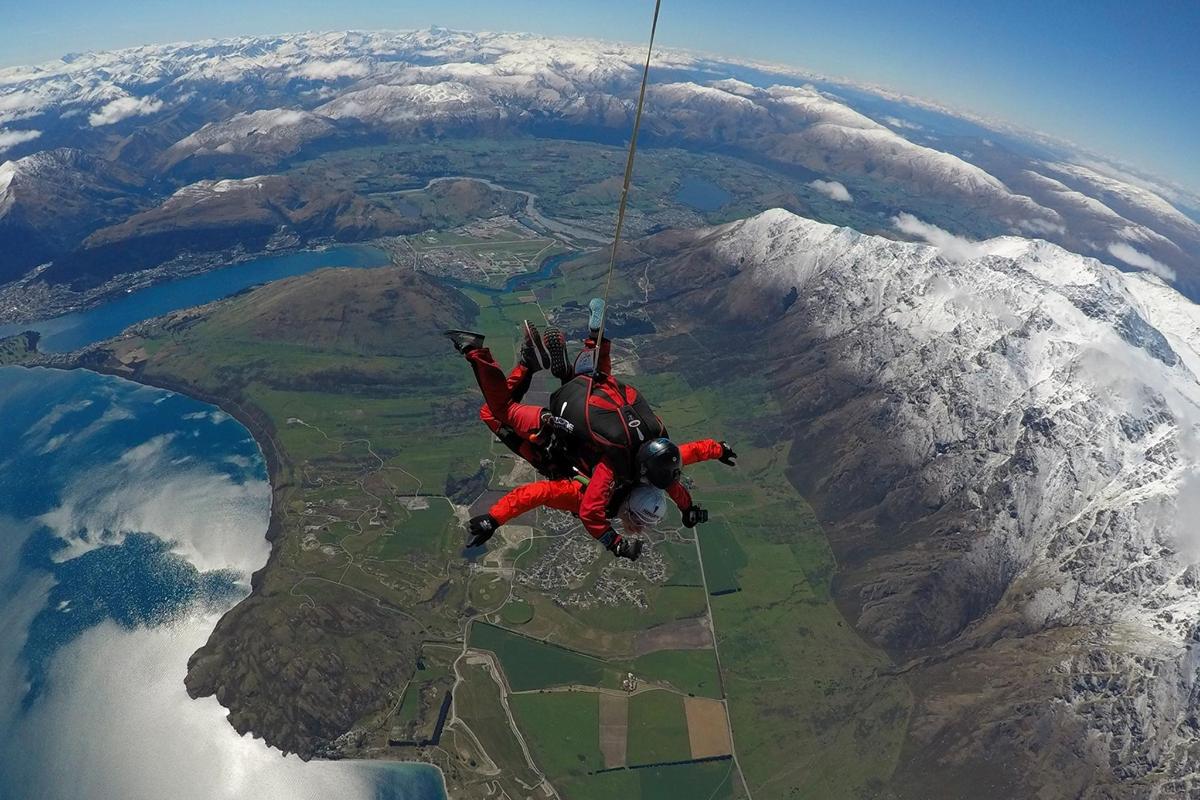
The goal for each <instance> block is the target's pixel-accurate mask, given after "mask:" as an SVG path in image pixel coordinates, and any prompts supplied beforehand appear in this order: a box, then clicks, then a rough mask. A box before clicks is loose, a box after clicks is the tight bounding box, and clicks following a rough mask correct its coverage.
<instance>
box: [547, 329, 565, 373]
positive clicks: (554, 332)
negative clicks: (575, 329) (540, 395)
mask: <svg viewBox="0 0 1200 800" xmlns="http://www.w3.org/2000/svg"><path fill="white" fill-rule="evenodd" d="M544 339H545V343H546V350H548V351H549V354H550V373H551V374H552V375H554V377H556V378H558V379H560V380H561V379H563V377H564V376H567V375H568V372H569V369H570V368H569V367H568V366H567V339H566V337H565V336H563V333H562V331H560V330H559V329H558V328H549V329H547V331H546V335H545V337H544Z"/></svg>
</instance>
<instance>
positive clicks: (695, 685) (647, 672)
mask: <svg viewBox="0 0 1200 800" xmlns="http://www.w3.org/2000/svg"><path fill="white" fill-rule="evenodd" d="M630 670H631V671H632V672H633V674H634V675H637V676H638V677H639V678H642V679H644V680H653V681H662V682H665V683H668V684H670V685H671V686H673V687H675V688H676V689H678V690H679V691H681V692H684V693H685V694H694V695H696V696H697V697H714V698H717V699H720V698H721V697H722V696H723V695H722V694H721V676H720V674H719V672H718V670H717V659H716V656H714V655H713V651H712V650H659V651H657V652H654V653H647V654H646V655H644V656H638V657H637V658H636V659H634V661H633V664H632V666H631V667H630Z"/></svg>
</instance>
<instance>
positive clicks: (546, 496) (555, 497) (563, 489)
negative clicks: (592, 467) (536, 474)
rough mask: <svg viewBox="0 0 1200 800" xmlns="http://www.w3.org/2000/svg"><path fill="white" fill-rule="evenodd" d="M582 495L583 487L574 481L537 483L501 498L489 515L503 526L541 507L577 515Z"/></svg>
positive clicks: (526, 485) (527, 485)
mask: <svg viewBox="0 0 1200 800" xmlns="http://www.w3.org/2000/svg"><path fill="white" fill-rule="evenodd" d="M582 494H583V487H581V486H580V485H579V484H578V483H577V482H576V481H573V480H559V481H535V482H534V483H527V484H525V485H524V486H518V487H517V488H515V489H513V490H512V491H511V492H509V493H508V494H506V495H504V496H503V497H501V498H500V499H499V500H497V501H496V502H495V504H494V505H493V506H492V509H491V511H490V512H488V513H490V514H491V515H492V516H493V517H495V518H496V522H498V523H500V524H501V525H503V524H504V523H506V522H508V521H510V520H513V519H516V518H517V517H519V516H521V515H522V514H524V513H525V512H526V511H532V510H533V509H535V508H538V507H539V506H546V507H547V508H556V509H558V510H559V511H569V512H571V513H572V514H577V513H579V501H580V498H581V497H582Z"/></svg>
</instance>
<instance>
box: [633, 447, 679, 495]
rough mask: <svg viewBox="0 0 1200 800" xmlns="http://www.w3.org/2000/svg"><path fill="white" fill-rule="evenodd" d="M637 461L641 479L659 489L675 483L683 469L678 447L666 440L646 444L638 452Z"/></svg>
mask: <svg viewBox="0 0 1200 800" xmlns="http://www.w3.org/2000/svg"><path fill="white" fill-rule="evenodd" d="M637 460H638V471H639V472H640V473H641V477H643V478H645V479H646V480H647V481H649V482H650V483H651V484H652V485H654V486H657V487H658V488H660V489H666V488H667V487H668V486H670V485H671V484H672V483H674V482H675V481H677V480H678V479H679V473H680V472H681V471H682V467H683V458H682V457H681V456H680V455H679V447H678V446H677V445H676V444H675V443H674V442H672V441H671V440H670V439H667V438H659V439H652V440H651V441H649V442H646V443H645V444H644V445H642V446H641V449H639V450H638V456H637Z"/></svg>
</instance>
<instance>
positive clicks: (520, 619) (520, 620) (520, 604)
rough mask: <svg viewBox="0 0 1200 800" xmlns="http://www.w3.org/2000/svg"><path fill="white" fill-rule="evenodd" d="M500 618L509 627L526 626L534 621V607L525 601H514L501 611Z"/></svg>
mask: <svg viewBox="0 0 1200 800" xmlns="http://www.w3.org/2000/svg"><path fill="white" fill-rule="evenodd" d="M500 618H501V619H503V620H504V621H505V622H506V623H508V624H509V625H524V624H525V623H526V622H529V621H530V620H531V619H533V606H531V605H530V604H529V603H526V602H525V601H524V600H520V599H516V600H512V601H510V602H509V603H508V604H507V605H505V606H504V608H502V609H500Z"/></svg>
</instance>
